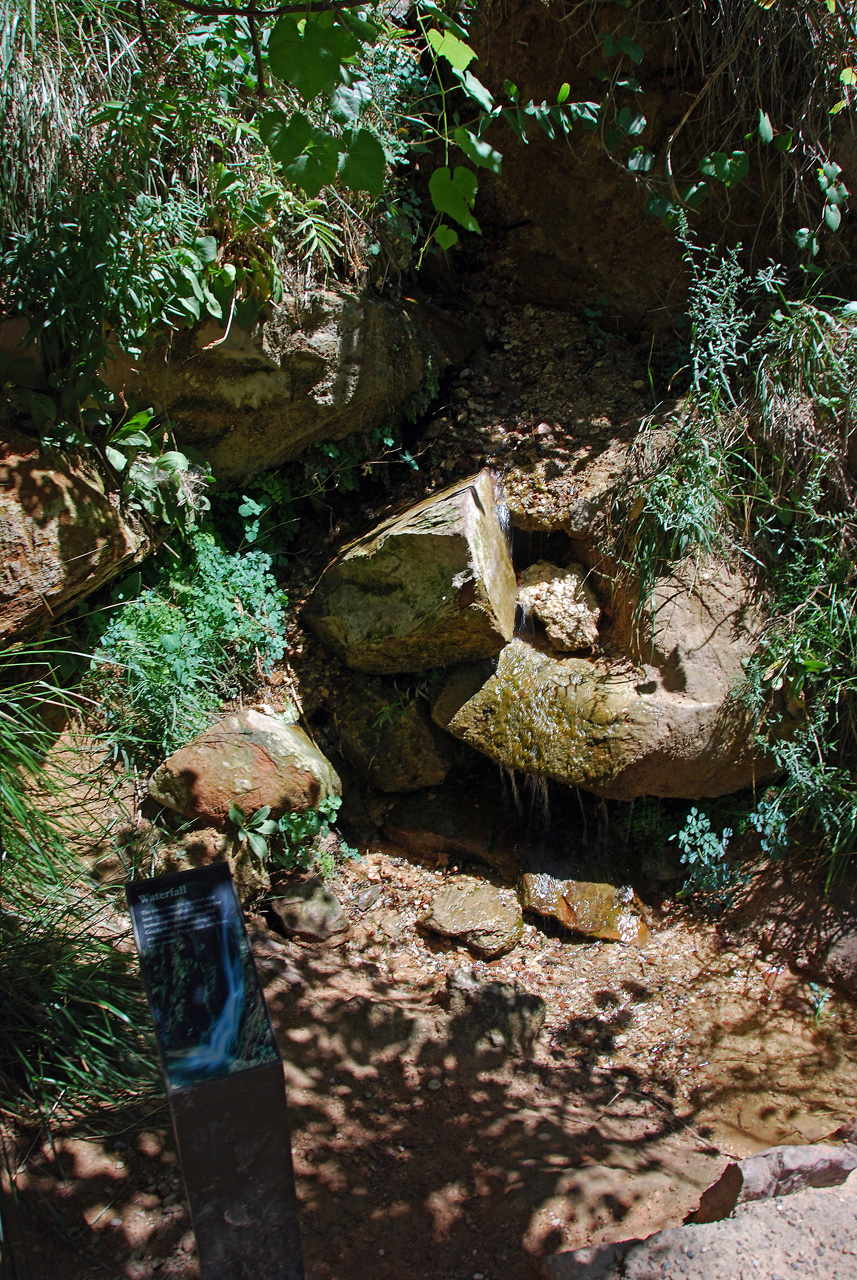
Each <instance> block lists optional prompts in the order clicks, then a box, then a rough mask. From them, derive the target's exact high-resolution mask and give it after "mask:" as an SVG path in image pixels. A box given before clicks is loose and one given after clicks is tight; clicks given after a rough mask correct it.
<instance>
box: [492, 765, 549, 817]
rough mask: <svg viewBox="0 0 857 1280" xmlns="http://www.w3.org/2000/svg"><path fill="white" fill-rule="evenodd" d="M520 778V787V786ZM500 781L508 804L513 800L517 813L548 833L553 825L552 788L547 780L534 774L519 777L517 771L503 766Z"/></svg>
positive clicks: (523, 774)
mask: <svg viewBox="0 0 857 1280" xmlns="http://www.w3.org/2000/svg"><path fill="white" fill-rule="evenodd" d="M519 776H520V778H521V785H520V786H519V785H518V778H519ZM500 780H501V782H502V785H503V796H504V799H506V800H507V802H508V800H509V799H510V798H511V801H512V804H513V805H514V807H515V810H516V812H517V813H519V814H521V816H522V817H528V818H529V819H530V821H531V822H532V823H534V824H535V825H536V826H537V827H539V828H540V829H542V830H544V831H546V830H547V829H548V828H549V827H550V823H551V813H550V788H549V784H548V780H547V778H542V777H539V776H537V775H536V774H532V773H522V774H520V775H519V774H518V771H517V770H516V769H508V768H506V766H505V765H501V766H500ZM522 789H523V792H524V795H523V796H522V795H521V791H522ZM525 800H526V803H525Z"/></svg>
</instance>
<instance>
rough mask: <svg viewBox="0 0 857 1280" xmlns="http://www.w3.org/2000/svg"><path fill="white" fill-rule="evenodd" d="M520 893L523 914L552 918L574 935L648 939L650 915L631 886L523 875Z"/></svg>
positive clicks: (541, 875) (639, 941)
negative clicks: (524, 912)
mask: <svg viewBox="0 0 857 1280" xmlns="http://www.w3.org/2000/svg"><path fill="white" fill-rule="evenodd" d="M520 893H521V903H522V905H523V907H524V909H525V910H526V911H535V912H536V913H537V914H538V915H543V916H552V917H553V918H554V919H555V920H558V921H559V922H560V924H564V925H565V926H566V928H567V929H573V930H574V931H575V933H582V934H585V935H586V936H587V937H590V938H603V939H604V940H605V941H611V942H627V943H632V942H633V943H638V944H639V943H643V942H645V941H646V939H647V938H648V936H649V928H648V925H647V924H646V917H647V916H648V914H649V913H648V911H647V909H646V907H645V906H644V904H643V903H642V902H641V901H640V899H639V898H638V897H637V895H636V893H634V890H633V889H632V888H631V886H630V885H619V886H617V885H612V884H594V883H591V882H587V881H583V880H556V879H554V877H553V876H549V875H545V874H544V873H538V872H525V874H524V875H523V876H522V877H521V885H520Z"/></svg>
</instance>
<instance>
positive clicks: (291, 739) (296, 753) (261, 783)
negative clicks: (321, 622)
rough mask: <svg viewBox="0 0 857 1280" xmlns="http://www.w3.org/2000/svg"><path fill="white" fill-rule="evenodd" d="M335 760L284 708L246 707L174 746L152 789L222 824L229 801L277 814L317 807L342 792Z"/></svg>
mask: <svg viewBox="0 0 857 1280" xmlns="http://www.w3.org/2000/svg"><path fill="white" fill-rule="evenodd" d="M340 790H341V787H340V782H339V778H338V777H337V775H336V773H335V772H334V769H333V766H332V765H331V763H330V761H329V760H328V759H327V758H326V757H325V756H323V755H322V754H321V752H320V751H319V750H318V748H317V747H315V746H313V744H312V743H311V742H310V740H309V738H308V737H307V735H306V734H305V733H304V732H303V730H302V729H299V728H298V727H297V725H294V724H288V723H287V722H286V720H285V719H284V718H283V717H281V716H273V715H266V714H264V713H263V712H260V711H240V712H238V713H237V714H236V715H231V716H227V717H226V718H225V719H224V720H221V721H220V722H219V723H218V724H215V725H213V726H212V727H211V728H210V729H207V730H206V732H205V733H203V734H200V736H199V737H198V738H195V739H194V740H193V742H190V743H188V745H187V746H186V747H181V748H180V749H179V750H178V751H174V752H173V754H172V755H171V756H170V757H169V759H167V760H165V761H164V763H163V764H162V765H161V766H160V767H159V768H158V769H157V770H156V771H155V773H154V775H153V777H152V779H151V781H150V782H149V795H150V796H151V797H152V799H153V800H156V801H157V802H158V803H159V804H162V805H164V806H165V807H166V808H168V809H174V810H175V811H176V812H177V813H181V814H183V815H184V817H186V818H202V819H205V820H206V821H207V822H210V823H212V824H213V825H215V826H217V825H222V824H223V823H225V822H226V820H227V818H228V816H229V806H230V805H232V804H237V805H238V806H239V807H240V808H241V809H243V810H244V812H245V814H248V815H249V814H252V813H254V812H255V811H256V810H257V809H261V808H262V807H263V806H264V805H270V808H271V814H272V817H274V818H276V817H279V816H280V815H281V814H283V813H287V812H288V813H303V812H305V811H306V810H307V809H317V808H318V806H319V803H320V802H321V801H322V800H325V799H327V797H328V796H332V795H339V794H340Z"/></svg>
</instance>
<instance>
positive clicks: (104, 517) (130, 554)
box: [0, 430, 151, 642]
mask: <svg viewBox="0 0 857 1280" xmlns="http://www.w3.org/2000/svg"><path fill="white" fill-rule="evenodd" d="M150 546H151V543H150V539H149V536H148V533H147V531H146V529H145V527H144V525H143V523H142V522H141V521H139V520H135V519H134V518H133V517H131V516H128V515H127V514H123V513H121V512H120V510H119V504H118V500H117V499H116V496H115V495H109V494H106V493H105V492H104V488H103V485H102V483H101V481H100V480H99V478H98V477H97V476H96V475H95V473H94V472H92V471H90V470H88V469H84V468H82V467H75V466H72V465H71V464H70V463H69V462H68V461H67V460H66V459H64V458H60V457H58V456H55V455H48V454H44V453H42V452H41V450H40V449H39V447H38V446H37V445H36V444H35V443H34V442H33V441H31V440H28V439H26V437H24V436H20V435H18V434H17V433H14V432H10V431H9V430H6V431H5V432H4V439H3V440H2V441H0V642H7V641H10V640H12V639H19V638H21V637H25V636H28V635H32V634H33V633H36V632H38V631H40V630H44V629H45V628H47V627H49V626H50V625H51V624H52V622H53V621H54V619H55V618H56V617H58V616H59V615H60V614H62V613H65V612H66V611H67V610H69V609H71V608H72V607H73V606H74V605H76V604H78V603H79V602H80V601H81V600H83V599H84V598H85V597H86V596H87V595H89V594H90V592H92V591H95V590H96V589H97V588H98V587H101V586H103V585H104V584H105V582H109V580H110V579H111V578H112V577H115V576H116V575H117V574H119V573H122V572H124V571H125V570H127V569H129V568H130V567H131V565H133V564H135V563H136V562H137V561H138V560H141V559H142V558H143V556H144V555H146V553H147V552H148V551H149V549H150Z"/></svg>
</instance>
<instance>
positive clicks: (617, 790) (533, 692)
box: [432, 561, 777, 800]
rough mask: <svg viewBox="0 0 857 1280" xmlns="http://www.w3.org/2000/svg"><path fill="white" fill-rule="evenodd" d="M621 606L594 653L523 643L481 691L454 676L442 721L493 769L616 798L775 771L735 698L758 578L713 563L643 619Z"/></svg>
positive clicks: (438, 708)
mask: <svg viewBox="0 0 857 1280" xmlns="http://www.w3.org/2000/svg"><path fill="white" fill-rule="evenodd" d="M614 615H615V616H614V620H613V622H612V626H611V631H610V636H609V649H608V648H607V647H606V646H605V649H604V650H603V651H601V652H599V653H597V654H596V655H594V656H593V657H592V658H591V659H590V658H585V659H584V658H579V657H574V658H557V657H554V656H551V655H549V654H545V653H541V652H538V651H537V650H536V649H534V648H533V647H531V646H530V645H527V644H525V643H524V642H523V641H522V640H521V639H516V640H513V641H512V642H511V644H509V645H508V646H507V647H506V648H505V649H504V650H503V652H502V653H501V655H500V658H499V660H498V663H497V669H496V672H495V673H494V675H492V676H491V677H490V678H489V679H488V680H487V681H486V682H485V683H484V684H483V686H482V688H481V689H480V690H479V691H478V692H476V693H475V694H471V693H470V690H471V689H472V681H471V682H470V683H468V682H467V681H462V679H461V677H460V676H457V675H455V674H453V675H452V676H451V677H450V680H449V682H448V684H447V685H446V687H445V688H444V689H443V690H442V691H441V693H440V694H439V696H438V697H437V699H436V701H435V703H434V706H433V711H432V714H433V716H434V718H435V720H436V721H437V723H439V724H440V725H441V727H442V728H446V729H448V730H449V732H450V733H452V734H455V735H456V736H457V737H460V738H463V739H464V741H465V742H467V743H469V744H470V745H471V746H472V747H475V748H476V749H477V750H479V751H482V752H483V753H484V754H485V755H487V756H489V757H490V758H491V759H493V760H496V761H497V763H498V764H501V765H504V766H506V767H508V768H512V769H521V770H523V771H524V772H527V773H533V774H541V775H544V776H546V777H549V778H554V779H556V780H557V781H559V782H565V783H567V784H569V785H571V786H579V787H584V788H586V789H588V790H590V791H595V792H597V793H598V794H600V795H604V796H609V797H612V798H614V799H619V800H630V799H633V798H634V797H635V796H640V795H658V796H673V797H677V798H685V799H699V798H701V797H703V796H719V795H726V794H728V793H729V792H731V791H738V790H740V789H742V788H744V787H748V786H751V785H753V784H754V783H756V782H759V781H763V780H765V779H767V778H771V777H774V776H775V775H776V772H777V771H776V767H775V766H774V764H773V762H772V761H771V760H770V759H768V758H766V757H765V756H764V755H763V753H762V752H761V751H760V750H759V748H758V747H757V745H756V744H755V742H754V736H753V729H754V726H753V723H752V721H751V719H750V717H749V715H748V713H747V712H746V710H745V709H744V708H742V706H741V704H740V702H739V701H738V699H736V698H735V696H734V689H735V686H736V685H737V683H738V682H739V681H740V679H741V678H742V676H743V666H742V663H743V661H744V659H746V658H747V657H748V656H749V655H750V654H751V653H752V652H753V650H754V647H755V645H756V643H757V640H758V637H759V634H760V631H761V628H762V625H763V614H762V611H761V609H760V607H759V605H758V603H757V601H756V599H755V596H754V593H753V587H752V583H751V582H750V581H749V580H748V579H746V578H744V577H743V576H742V575H741V574H739V573H737V572H735V571H733V570H731V569H729V568H728V567H727V566H726V565H724V564H718V563H716V562H713V561H711V562H706V563H705V564H703V565H701V566H680V567H678V568H677V569H676V571H675V574H674V576H673V577H671V578H670V579H664V580H663V581H661V582H659V583H658V584H657V587H656V590H655V593H654V597H653V600H652V609H651V611H650V612H648V613H647V612H644V614H643V618H642V621H641V624H640V626H639V627H638V626H637V624H636V622H635V620H634V618H633V609H632V602H631V601H629V600H624V599H623V598H622V597H621V596H620V597H618V598H617V600H616V601H615V608H614ZM456 702H457V703H458V705H457V706H456Z"/></svg>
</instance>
